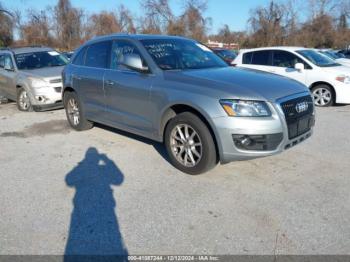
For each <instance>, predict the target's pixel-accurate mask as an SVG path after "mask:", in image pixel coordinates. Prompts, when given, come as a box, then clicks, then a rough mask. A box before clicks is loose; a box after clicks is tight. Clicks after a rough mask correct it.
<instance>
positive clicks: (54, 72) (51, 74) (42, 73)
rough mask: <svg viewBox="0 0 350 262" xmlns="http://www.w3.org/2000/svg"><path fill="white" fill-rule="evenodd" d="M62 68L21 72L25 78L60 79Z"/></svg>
mask: <svg viewBox="0 0 350 262" xmlns="http://www.w3.org/2000/svg"><path fill="white" fill-rule="evenodd" d="M63 68H64V66H55V67H45V68H39V69H32V70H22V71H21V72H22V73H24V74H25V75H27V76H32V77H40V78H61V77H62V71H63Z"/></svg>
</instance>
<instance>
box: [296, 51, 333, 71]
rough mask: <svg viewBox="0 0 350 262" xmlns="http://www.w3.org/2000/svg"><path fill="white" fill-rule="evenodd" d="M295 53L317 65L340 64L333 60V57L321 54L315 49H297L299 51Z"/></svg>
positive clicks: (331, 65)
mask: <svg viewBox="0 0 350 262" xmlns="http://www.w3.org/2000/svg"><path fill="white" fill-rule="evenodd" d="M297 53H298V54H300V55H302V56H303V57H305V58H306V59H307V60H309V61H310V62H311V63H313V64H315V65H317V66H319V67H333V66H340V64H338V63H337V62H335V61H334V60H333V59H331V58H329V57H328V56H326V55H323V54H321V53H319V52H317V51H315V50H311V49H305V50H299V51H297Z"/></svg>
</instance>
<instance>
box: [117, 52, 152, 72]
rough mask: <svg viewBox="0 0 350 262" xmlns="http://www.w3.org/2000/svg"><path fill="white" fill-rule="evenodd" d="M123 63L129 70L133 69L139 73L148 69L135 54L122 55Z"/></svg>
mask: <svg viewBox="0 0 350 262" xmlns="http://www.w3.org/2000/svg"><path fill="white" fill-rule="evenodd" d="M123 65H124V66H126V67H127V68H129V69H131V70H135V71H138V72H141V73H147V72H148V71H149V69H148V67H147V66H143V64H142V59H141V57H140V56H139V55H137V54H126V55H124V61H123Z"/></svg>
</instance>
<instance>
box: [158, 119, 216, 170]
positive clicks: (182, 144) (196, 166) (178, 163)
mask: <svg viewBox="0 0 350 262" xmlns="http://www.w3.org/2000/svg"><path fill="white" fill-rule="evenodd" d="M164 140H165V147H166V150H167V152H168V156H169V159H170V162H171V163H172V165H173V166H174V167H176V168H177V169H179V170H181V171H182V172H184V173H187V174H190V175H199V174H203V173H205V172H207V171H209V170H210V169H212V168H214V167H215V166H216V164H217V162H218V161H217V153H216V147H215V143H214V139H213V136H212V134H211V132H210V131H209V129H208V127H207V126H206V124H204V123H203V122H202V120H201V119H200V118H199V117H198V116H196V115H195V114H192V113H190V112H185V113H181V114H179V115H177V116H175V117H174V118H173V119H171V120H170V121H169V123H168V125H167V126H166V130H165V137H164Z"/></svg>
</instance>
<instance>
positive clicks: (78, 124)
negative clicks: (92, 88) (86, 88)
mask: <svg viewBox="0 0 350 262" xmlns="http://www.w3.org/2000/svg"><path fill="white" fill-rule="evenodd" d="M63 103H64V108H65V110H66V115H67V120H68V123H69V125H70V126H71V127H72V128H73V129H75V130H77V131H84V130H88V129H91V128H92V127H93V123H92V122H90V121H88V120H87V119H86V118H85V115H84V111H83V110H82V106H81V103H80V101H79V98H78V95H77V94H76V93H75V92H66V93H65V94H64V98H63Z"/></svg>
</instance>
